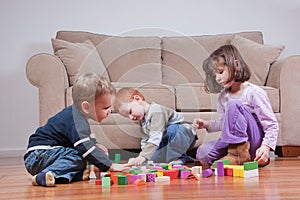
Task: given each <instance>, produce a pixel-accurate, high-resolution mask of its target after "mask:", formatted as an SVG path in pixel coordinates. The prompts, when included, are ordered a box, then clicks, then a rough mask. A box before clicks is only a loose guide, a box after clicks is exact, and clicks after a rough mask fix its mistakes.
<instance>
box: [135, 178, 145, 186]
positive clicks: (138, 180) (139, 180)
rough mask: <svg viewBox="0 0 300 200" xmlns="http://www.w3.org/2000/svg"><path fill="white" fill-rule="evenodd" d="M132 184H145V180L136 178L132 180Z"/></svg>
mask: <svg viewBox="0 0 300 200" xmlns="http://www.w3.org/2000/svg"><path fill="white" fill-rule="evenodd" d="M134 185H136V186H140V185H146V182H145V181H144V180H141V179H137V180H135V181H134Z"/></svg>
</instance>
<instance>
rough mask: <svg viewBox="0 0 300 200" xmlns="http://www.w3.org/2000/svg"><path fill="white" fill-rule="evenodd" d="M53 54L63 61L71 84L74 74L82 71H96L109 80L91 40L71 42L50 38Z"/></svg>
mask: <svg viewBox="0 0 300 200" xmlns="http://www.w3.org/2000/svg"><path fill="white" fill-rule="evenodd" d="M51 41H52V46H53V49H54V54H55V55H56V56H58V57H59V58H60V59H61V61H62V62H63V63H64V65H65V67H66V69H67V73H68V76H69V80H70V85H73V83H74V81H75V79H76V76H77V75H79V74H82V73H84V72H97V73H99V74H101V75H102V76H105V77H106V78H107V79H108V80H109V76H108V74H107V71H106V68H105V66H104V64H103V62H102V60H101V58H100V56H99V54H98V52H97V50H96V48H95V46H94V45H93V44H92V42H91V41H89V40H86V41H84V42H82V43H72V42H68V41H64V40H59V39H51Z"/></svg>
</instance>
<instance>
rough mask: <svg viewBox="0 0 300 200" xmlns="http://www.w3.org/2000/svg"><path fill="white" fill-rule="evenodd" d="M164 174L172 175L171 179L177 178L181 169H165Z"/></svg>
mask: <svg viewBox="0 0 300 200" xmlns="http://www.w3.org/2000/svg"><path fill="white" fill-rule="evenodd" d="M163 173H164V176H170V178H171V179H176V178H178V177H179V170H176V169H172V170H164V171H163Z"/></svg>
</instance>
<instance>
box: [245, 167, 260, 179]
mask: <svg viewBox="0 0 300 200" xmlns="http://www.w3.org/2000/svg"><path fill="white" fill-rule="evenodd" d="M257 176H259V175H258V169H252V170H244V178H251V177H257Z"/></svg>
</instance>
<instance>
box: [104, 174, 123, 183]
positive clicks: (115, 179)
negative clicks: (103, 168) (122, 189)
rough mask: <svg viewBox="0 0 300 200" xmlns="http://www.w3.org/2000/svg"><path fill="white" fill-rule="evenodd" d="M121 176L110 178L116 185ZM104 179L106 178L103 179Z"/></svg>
mask: <svg viewBox="0 0 300 200" xmlns="http://www.w3.org/2000/svg"><path fill="white" fill-rule="evenodd" d="M118 177H119V175H112V176H111V177H110V178H111V180H113V181H114V183H118V180H119V178H118ZM103 178H104V177H103Z"/></svg>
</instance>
